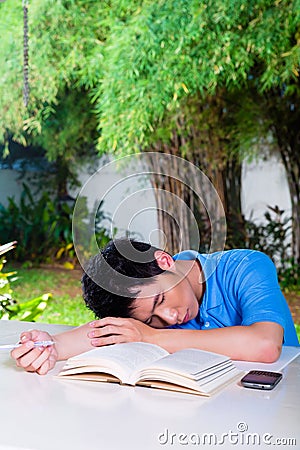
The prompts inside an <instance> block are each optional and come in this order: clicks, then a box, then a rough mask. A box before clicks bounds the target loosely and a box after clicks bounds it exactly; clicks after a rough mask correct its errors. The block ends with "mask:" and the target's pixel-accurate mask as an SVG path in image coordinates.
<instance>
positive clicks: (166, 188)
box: [149, 99, 245, 253]
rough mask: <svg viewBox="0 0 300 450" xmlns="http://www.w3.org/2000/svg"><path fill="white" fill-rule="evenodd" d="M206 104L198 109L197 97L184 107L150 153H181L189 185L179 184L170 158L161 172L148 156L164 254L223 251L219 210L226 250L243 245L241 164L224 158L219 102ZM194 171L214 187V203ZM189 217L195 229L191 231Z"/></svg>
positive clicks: (209, 190) (175, 163) (179, 177)
mask: <svg viewBox="0 0 300 450" xmlns="http://www.w3.org/2000/svg"><path fill="white" fill-rule="evenodd" d="M207 104H208V105H209V108H207ZM207 104H206V105H204V106H203V105H202V104H201V103H200V101H199V99H198V100H196V103H193V104H192V105H188V110H187V113H186V115H184V113H180V116H179V117H178V118H177V120H176V127H174V131H173V133H172V137H171V139H170V141H169V142H168V143H167V144H165V143H157V144H156V145H155V147H153V148H152V149H151V150H152V151H153V150H154V151H155V152H156V154H158V155H159V154H160V153H164V154H167V155H170V157H172V156H179V157H181V156H182V155H184V157H185V159H186V160H187V161H190V162H191V165H190V166H189V177H190V181H193V183H191V182H190V183H189V180H186V182H182V180H183V179H184V176H183V174H182V167H181V166H182V164H180V160H179V163H178V160H176V158H174V159H172V158H170V164H171V167H168V168H166V167H165V168H164V164H163V163H162V158H159V156H157V157H156V158H153V157H149V166H150V167H151V170H152V171H153V178H152V182H153V187H154V190H155V195H156V201H157V209H158V223H159V228H160V229H161V230H163V232H164V243H163V242H161V244H163V246H164V248H165V250H167V251H169V252H170V253H176V252H178V251H180V250H183V249H188V248H193V249H195V250H199V251H205V252H211V251H217V250H223V248H224V246H225V242H224V239H223V238H222V237H223V236H224V235H225V234H226V223H225V221H224V220H223V217H224V216H223V213H224V210H225V213H226V216H227V224H228V229H229V231H228V237H229V240H228V244H227V247H233V246H237V247H240V246H242V245H243V244H244V241H245V233H244V221H243V217H242V214H241V199H240V190H241V163H240V162H239V161H238V159H237V158H235V157H231V158H230V159H229V158H228V156H227V155H228V153H227V142H226V138H224V136H222V131H223V128H224V127H223V128H222V123H221V122H222V121H223V109H224V108H223V104H222V101H220V100H218V101H215V100H214V101H212V102H211V103H209V101H208V102H207ZM207 109H209V113H208V112H207ZM191 117H192V119H193V120H191ZM220 130H222V131H221V132H220ZM149 155H151V153H150V154H149ZM163 171H164V172H163ZM199 171H202V172H203V173H204V174H205V175H206V177H208V179H209V180H210V182H211V183H212V185H213V186H214V188H215V190H216V191H217V193H218V199H217V200H216V195H215V193H214V190H213V189H212V188H211V184H210V183H209V184H210V186H209V185H208V184H207V183H206V182H203V178H204V177H202V176H199ZM162 172H163V173H168V174H171V177H170V176H164V175H162ZM206 177H205V178H206ZM191 184H192V185H194V186H196V189H194V191H195V190H196V191H197V193H195V192H194V191H193V190H192V189H191V187H190V186H191ZM199 193H200V195H199ZM195 218H196V222H197V231H195V230H194V228H193V227H192V224H193V222H195ZM199 235H200V239H199ZM216 235H219V236H220V238H216ZM197 238H198V239H197Z"/></svg>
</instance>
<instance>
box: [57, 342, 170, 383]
mask: <svg viewBox="0 0 300 450" xmlns="http://www.w3.org/2000/svg"><path fill="white" fill-rule="evenodd" d="M168 354H169V353H168V352H167V351H166V350H164V349H163V348H161V347H159V346H157V345H153V344H147V343H144V342H130V343H125V344H116V345H110V346H105V347H98V348H95V349H94V350H90V351H88V352H85V353H81V354H80V355H77V356H74V357H73V358H70V359H69V360H68V361H67V363H66V365H65V366H64V367H63V372H64V373H65V371H66V370H68V369H72V368H78V369H77V370H76V372H77V373H79V372H84V369H85V368H87V371H90V370H91V369H93V372H96V369H97V367H99V369H100V370H102V371H104V369H107V370H105V372H106V373H110V371H109V368H111V369H112V370H111V372H112V373H113V374H114V375H115V376H118V378H120V380H121V381H122V382H124V383H126V382H128V381H129V377H130V374H131V373H132V372H133V371H136V370H138V369H140V368H141V367H143V366H144V365H148V364H151V363H153V362H154V361H156V360H157V359H160V358H162V357H164V356H166V355H168ZM88 368H89V369H88ZM70 373H71V372H70ZM73 373H74V372H73Z"/></svg>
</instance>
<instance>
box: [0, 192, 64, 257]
mask: <svg viewBox="0 0 300 450" xmlns="http://www.w3.org/2000/svg"><path fill="white" fill-rule="evenodd" d="M0 234H1V236H2V239H5V240H6V241H9V240H12V239H13V238H15V239H16V240H17V241H18V243H19V245H18V247H17V249H16V252H15V258H16V259H17V260H19V261H25V260H30V261H32V262H33V263H39V262H41V261H45V259H47V257H50V256H54V253H55V252H56V251H57V250H58V249H59V247H60V246H61V244H62V243H67V244H68V243H70V242H72V208H71V207H70V206H69V205H67V204H64V203H62V204H57V202H55V201H53V200H52V199H51V197H50V195H49V194H48V193H47V192H42V193H41V195H40V197H39V198H36V197H34V196H33V194H32V193H31V191H30V189H29V187H28V186H27V185H26V184H23V192H22V194H21V198H20V203H19V204H17V203H16V202H15V200H14V199H13V198H9V199H8V206H7V208H5V207H4V206H3V205H0Z"/></svg>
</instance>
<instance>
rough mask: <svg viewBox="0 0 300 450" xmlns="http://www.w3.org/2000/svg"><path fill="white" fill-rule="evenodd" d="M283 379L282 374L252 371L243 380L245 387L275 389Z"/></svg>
mask: <svg viewBox="0 0 300 450" xmlns="http://www.w3.org/2000/svg"><path fill="white" fill-rule="evenodd" d="M281 379H282V373H279V372H266V371H264V370H250V372H248V373H247V374H246V375H245V376H244V377H243V378H242V379H241V384H242V385H243V386H244V387H247V388H252V389H268V390H271V389H273V388H274V387H275V386H276V384H278V383H279V381H280V380H281Z"/></svg>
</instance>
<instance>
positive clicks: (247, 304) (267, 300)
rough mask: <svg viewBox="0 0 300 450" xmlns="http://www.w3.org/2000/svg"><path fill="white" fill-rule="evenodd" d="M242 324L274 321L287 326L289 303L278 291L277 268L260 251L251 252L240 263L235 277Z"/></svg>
mask: <svg viewBox="0 0 300 450" xmlns="http://www.w3.org/2000/svg"><path fill="white" fill-rule="evenodd" d="M235 290H236V295H237V297H238V300H239V304H240V308H241V315H242V325H251V324H253V323H255V322H264V321H267V322H268V321H269V322H276V323H278V324H279V325H281V326H282V327H283V328H285V327H286V325H287V324H286V316H287V313H288V314H289V312H287V309H288V306H287V303H286V300H285V298H284V296H283V294H282V292H281V290H280V287H279V284H278V280H277V273H276V268H275V265H274V264H273V262H272V261H271V259H270V258H269V257H268V256H267V255H265V254H264V253H261V252H257V251H254V252H251V253H250V254H249V255H248V256H247V257H246V258H245V259H243V261H242V263H241V264H240V266H239V268H238V270H237V275H236V279H235Z"/></svg>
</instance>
